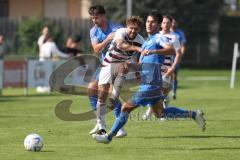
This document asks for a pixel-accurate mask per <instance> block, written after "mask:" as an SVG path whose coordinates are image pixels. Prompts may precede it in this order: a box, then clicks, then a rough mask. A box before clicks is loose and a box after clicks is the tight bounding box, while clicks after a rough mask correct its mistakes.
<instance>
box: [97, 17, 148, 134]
mask: <svg viewBox="0 0 240 160" xmlns="http://www.w3.org/2000/svg"><path fill="white" fill-rule="evenodd" d="M142 23H143V22H142V19H141V18H140V17H137V16H132V17H130V18H128V19H127V20H126V28H121V29H118V30H117V31H116V33H115V35H114V37H113V40H112V42H111V45H110V47H109V50H108V52H107V53H106V56H105V58H104V59H103V62H102V65H103V66H102V68H101V71H100V74H99V82H98V88H99V90H98V101H97V119H100V120H101V121H99V122H98V123H99V129H100V132H101V133H104V132H106V131H105V118H104V117H105V116H104V115H105V114H106V100H107V96H108V90H109V88H110V85H111V84H112V85H113V87H114V88H113V89H114V90H115V92H114V93H113V95H112V96H111V98H112V99H111V100H112V105H110V107H111V108H112V109H113V108H114V106H115V102H116V101H117V100H118V98H119V95H120V89H121V87H122V85H123V83H124V81H125V79H126V74H127V71H128V64H127V62H129V63H130V60H131V58H132V56H133V55H134V54H135V53H136V52H139V54H140V52H141V45H142V44H143V42H144V38H143V37H142V36H141V35H140V34H138V32H139V31H140V28H141V25H142ZM120 131H122V132H124V134H123V133H122V134H120V133H119V134H117V135H116V137H123V136H126V132H125V131H124V130H123V129H122V130H120Z"/></svg>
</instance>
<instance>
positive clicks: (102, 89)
mask: <svg viewBox="0 0 240 160" xmlns="http://www.w3.org/2000/svg"><path fill="white" fill-rule="evenodd" d="M109 87H110V84H109V83H108V84H101V85H99V86H98V89H99V90H98V101H97V112H96V115H97V123H98V125H99V131H98V133H99V134H105V133H106V131H105V129H106V123H105V114H106V100H107V96H108V90H109Z"/></svg>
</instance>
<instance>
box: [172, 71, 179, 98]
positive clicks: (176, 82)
mask: <svg viewBox="0 0 240 160" xmlns="http://www.w3.org/2000/svg"><path fill="white" fill-rule="evenodd" d="M178 70H179V67H177V68H176V69H175V72H174V74H173V83H172V97H173V99H176V98H177V88H178V79H177V76H178Z"/></svg>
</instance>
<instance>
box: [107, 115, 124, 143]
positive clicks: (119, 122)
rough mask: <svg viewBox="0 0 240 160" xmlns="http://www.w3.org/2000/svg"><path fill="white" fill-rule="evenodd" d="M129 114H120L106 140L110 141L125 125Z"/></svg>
mask: <svg viewBox="0 0 240 160" xmlns="http://www.w3.org/2000/svg"><path fill="white" fill-rule="evenodd" d="M128 116H129V113H128V112H121V113H120V116H119V117H118V118H117V119H116V120H115V122H114V124H113V126H112V128H111V131H110V133H109V134H108V139H109V140H110V141H111V140H112V137H113V136H115V135H116V134H117V132H118V131H119V130H120V129H121V128H122V127H123V126H124V125H125V124H126V122H127V120H128Z"/></svg>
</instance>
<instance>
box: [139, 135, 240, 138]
mask: <svg viewBox="0 0 240 160" xmlns="http://www.w3.org/2000/svg"><path fill="white" fill-rule="evenodd" d="M134 138H142V139H178V138H187V139H204V138H206V139H208V138H235V139H240V136H218V135H209V136H143V137H134Z"/></svg>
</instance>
